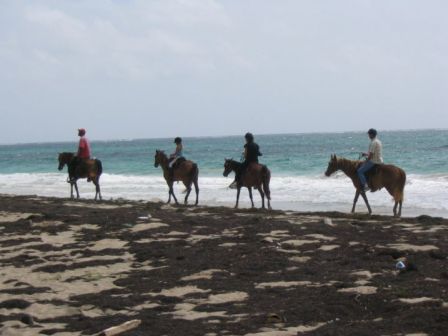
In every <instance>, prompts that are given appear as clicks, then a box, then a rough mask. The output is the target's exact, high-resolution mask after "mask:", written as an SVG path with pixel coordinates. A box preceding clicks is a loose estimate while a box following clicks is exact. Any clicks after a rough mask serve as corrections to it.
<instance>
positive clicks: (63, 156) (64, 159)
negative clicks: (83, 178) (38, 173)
mask: <svg viewBox="0 0 448 336" xmlns="http://www.w3.org/2000/svg"><path fill="white" fill-rule="evenodd" d="M73 156H74V154H73V153H67V152H64V153H59V156H58V162H59V165H58V170H62V169H63V168H64V166H65V165H68V164H69V163H70V161H71V160H72V159H73Z"/></svg>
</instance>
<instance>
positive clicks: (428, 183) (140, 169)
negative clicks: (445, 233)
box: [0, 130, 448, 217]
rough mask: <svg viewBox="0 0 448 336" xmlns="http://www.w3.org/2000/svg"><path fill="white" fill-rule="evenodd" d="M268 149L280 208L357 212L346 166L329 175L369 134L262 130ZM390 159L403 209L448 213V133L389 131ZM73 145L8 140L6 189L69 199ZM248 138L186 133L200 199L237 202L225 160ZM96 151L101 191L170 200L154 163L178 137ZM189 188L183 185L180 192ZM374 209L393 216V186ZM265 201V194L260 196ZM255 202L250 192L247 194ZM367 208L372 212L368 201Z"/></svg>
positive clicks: (3, 150) (385, 137) (385, 136)
mask: <svg viewBox="0 0 448 336" xmlns="http://www.w3.org/2000/svg"><path fill="white" fill-rule="evenodd" d="M255 137H256V141H257V143H258V144H259V145H260V147H261V151H262V153H263V154H264V155H263V157H261V162H262V163H265V164H267V165H268V166H269V168H270V169H271V171H272V179H271V194H272V206H273V207H274V208H277V209H291V210H304V211H329V210H337V211H344V212H346V211H350V209H351V204H352V201H353V196H354V188H353V185H352V183H351V181H350V180H349V179H348V178H347V177H345V176H344V175H343V174H342V173H341V172H338V173H336V174H334V175H332V176H331V177H329V178H328V177H325V176H324V174H323V172H324V171H325V170H326V167H327V163H328V160H329V158H330V155H331V154H333V153H335V154H337V155H339V156H344V157H347V158H350V159H358V157H359V152H361V151H367V148H368V145H369V139H368V137H367V134H366V133H365V132H346V133H333V134H282V135H260V136H257V135H256V136H255ZM379 138H380V140H381V141H382V142H383V147H384V153H383V155H384V160H385V162H386V163H391V164H395V165H398V166H400V167H402V168H403V169H404V170H405V171H406V173H407V183H406V187H405V202H404V206H403V214H404V215H405V216H406V215H419V214H429V215H440V216H445V217H448V165H447V162H448V131H446V130H425V131H395V132H381V133H380V134H379ZM76 140H77V139H74V141H73V142H71V143H46V144H22V145H8V146H0V193H3V194H25V195H29V194H35V195H41V196H57V197H67V196H68V195H69V186H68V184H67V183H66V182H65V181H66V177H67V172H66V170H64V171H62V172H60V171H58V170H57V166H58V162H57V156H58V153H59V152H63V151H72V152H74V151H76V149H77V141H76ZM243 144H244V139H243V136H232V137H219V138H212V137H202V138H184V153H185V155H186V156H187V157H188V158H189V159H191V160H194V161H196V162H197V163H198V165H199V169H200V173H199V185H200V188H201V192H200V204H205V205H225V206H230V205H233V203H234V201H235V191H234V190H231V189H229V188H228V185H229V184H230V182H231V181H232V179H233V176H230V177H228V178H225V177H223V176H222V172H223V163H224V159H225V158H234V159H236V160H238V159H239V158H240V156H241V152H242V150H243ZM91 145H92V150H93V155H94V156H96V157H98V158H99V159H101V160H102V162H103V168H104V173H103V175H102V176H101V189H102V194H103V197H104V198H105V199H111V198H124V199H134V200H151V201H166V199H167V196H168V194H167V193H168V189H167V186H166V183H165V181H164V179H163V178H162V174H161V170H160V168H155V167H154V153H155V150H156V149H161V150H165V151H166V152H167V153H170V152H172V151H173V150H174V144H173V139H146V140H129V141H91ZM78 185H79V187H80V192H81V197H83V198H93V195H94V188H93V186H92V184H89V183H87V182H86V181H85V180H82V181H80V182H79V183H78ZM183 189H184V187H183V186H182V184H176V185H175V191H176V193H178V195H180V193H181V192H182V190H183ZM368 197H369V200H370V204H371V205H372V209H373V211H374V213H381V214H391V210H392V205H393V204H392V200H391V196H390V195H389V194H387V192H386V191H385V190H382V191H380V192H376V193H369V196H368ZM255 201H256V203H258V206H259V196H258V194H257V193H256V194H255ZM240 204H241V205H242V206H248V204H249V203H248V198H247V191H245V190H243V192H242V196H241V203H240ZM358 204H359V205H358V208H359V211H364V212H365V211H366V208H365V206H364V205H363V203H362V202H359V203H358Z"/></svg>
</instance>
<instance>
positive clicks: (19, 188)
mask: <svg viewBox="0 0 448 336" xmlns="http://www.w3.org/2000/svg"><path fill="white" fill-rule="evenodd" d="M65 179H66V174H62V173H54V174H53V173H51V174H48V173H41V174H3V175H0V193H3V194H16V195H30V194H33V195H40V196H56V197H68V196H69V191H70V187H69V184H68V183H66V182H65ZM230 182H232V178H224V177H202V178H200V181H199V183H200V203H201V204H203V205H225V206H231V205H233V204H234V202H235V196H236V191H235V190H232V189H229V188H228V185H229V184H230ZM78 185H79V190H80V193H81V197H82V198H93V197H94V191H95V190H94V186H93V184H92V183H86V180H80V181H79V182H78ZM101 188H102V194H103V198H105V199H117V198H124V199H130V200H148V201H166V200H167V198H168V188H167V186H166V183H165V181H164V179H163V178H162V177H161V176H160V177H159V176H132V175H130V176H127V175H113V174H103V175H102V177H101ZM184 189H185V188H184V186H183V185H182V184H181V183H179V184H176V185H175V192H176V195H177V196H178V197H179V198H180V199H183V197H184V195H183V194H182V191H183V190H184ZM271 195H272V206H273V208H276V209H285V210H286V209H290V210H300V211H344V212H347V211H349V210H350V209H351V204H352V202H353V197H354V188H353V185H352V184H351V181H350V180H349V179H348V178H347V177H345V176H343V175H341V174H336V175H335V176H333V177H330V178H327V177H325V176H323V175H322V176H291V177H273V178H272V180H271ZM194 197H195V195H194V191H192V194H191V196H190V201H192V200H194ZM368 197H369V201H370V204H371V206H372V210H373V211H374V213H377V214H391V211H392V210H391V208H392V206H393V200H392V197H391V196H390V195H389V194H388V193H387V191H385V190H381V191H380V192H376V193H369V194H368ZM254 199H255V202H256V206H259V205H260V197H259V195H258V192H257V191H254ZM240 200H241V206H245V207H247V206H248V204H249V203H248V202H249V199H248V193H247V190H243V191H242V192H241V197H240ZM357 210H358V211H360V212H365V211H366V207H365V205H364V204H363V201H362V199H360V200H359V202H358V207H357ZM403 214H404V215H405V216H406V215H407V216H415V215H420V214H428V215H437V216H444V217H448V176H446V175H432V176H430V175H409V176H408V181H407V185H406V188H405V200H404V205H403Z"/></svg>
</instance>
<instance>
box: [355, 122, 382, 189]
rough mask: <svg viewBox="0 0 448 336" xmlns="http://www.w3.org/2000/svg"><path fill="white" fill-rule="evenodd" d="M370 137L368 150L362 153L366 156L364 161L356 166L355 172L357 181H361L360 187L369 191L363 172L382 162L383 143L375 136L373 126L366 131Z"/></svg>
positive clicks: (375, 132)
mask: <svg viewBox="0 0 448 336" xmlns="http://www.w3.org/2000/svg"><path fill="white" fill-rule="evenodd" d="M367 134H368V135H369V138H370V145H369V151H368V152H367V153H362V156H363V157H367V159H366V161H365V162H364V163H363V164H362V165H361V166H360V167H359V168H358V170H357V173H358V177H359V181H360V182H361V187H362V190H363V191H364V192H366V191H369V190H370V189H369V187H368V185H367V179H366V176H365V173H367V172H368V171H369V170H370V169H372V168H373V167H374V166H375V165H377V164H382V163H383V157H382V151H383V145H382V144H381V141H380V140H378V138H377V131H376V130H375V129H373V128H371V129H369V131H368V132H367Z"/></svg>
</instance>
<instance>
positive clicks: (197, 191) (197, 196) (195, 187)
mask: <svg viewBox="0 0 448 336" xmlns="http://www.w3.org/2000/svg"><path fill="white" fill-rule="evenodd" d="M193 183H194V190H195V191H196V203H195V204H194V205H198V202H199V185H198V180H197V179H195V180H194V182H193Z"/></svg>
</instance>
